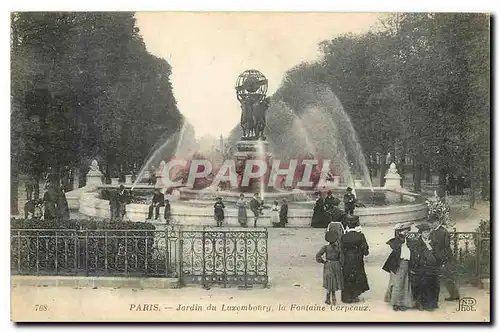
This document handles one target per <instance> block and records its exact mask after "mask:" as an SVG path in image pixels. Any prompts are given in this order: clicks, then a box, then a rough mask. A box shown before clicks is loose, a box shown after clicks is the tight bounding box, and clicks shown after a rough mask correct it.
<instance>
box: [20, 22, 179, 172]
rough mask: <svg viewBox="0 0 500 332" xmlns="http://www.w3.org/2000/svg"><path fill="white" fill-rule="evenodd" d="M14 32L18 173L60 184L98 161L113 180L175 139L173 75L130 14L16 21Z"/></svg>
mask: <svg viewBox="0 0 500 332" xmlns="http://www.w3.org/2000/svg"><path fill="white" fill-rule="evenodd" d="M11 23H12V24H11V31H12V35H11V36H12V38H11V60H12V62H11V69H12V70H11V72H12V76H11V82H12V90H11V97H12V112H11V125H12V126H11V127H12V131H11V142H12V143H11V144H12V147H11V148H12V149H11V150H12V163H13V168H15V169H16V170H17V169H19V170H20V171H21V172H23V173H27V174H31V175H33V176H35V177H40V176H42V174H43V173H44V172H47V170H48V169H49V168H50V169H51V171H52V172H53V173H55V176H56V177H57V176H58V172H59V170H60V169H61V168H62V167H64V166H71V167H82V166H83V167H84V168H86V167H88V165H89V164H90V161H91V160H92V159H94V158H97V159H98V161H99V162H100V164H101V165H102V166H103V169H105V170H106V171H107V175H108V177H109V176H110V175H111V173H114V175H113V176H118V172H119V166H120V165H121V166H123V167H126V168H128V169H129V170H130V168H131V167H132V165H133V164H136V165H137V166H138V167H140V166H141V165H142V164H143V163H144V161H145V159H146V157H147V155H148V153H149V150H150V148H151V147H152V146H154V145H155V143H156V141H157V140H158V139H159V138H160V137H161V136H163V137H165V135H168V136H170V135H172V134H173V133H174V132H176V131H177V130H178V129H179V127H180V125H181V122H182V116H181V114H180V113H179V111H178V109H177V106H176V101H175V98H174V96H173V93H172V85H171V82H170V74H171V68H170V65H169V64H168V63H167V62H166V61H165V60H162V59H159V58H157V57H155V56H152V55H151V54H149V53H148V52H147V50H146V47H145V45H144V42H143V40H142V38H141V36H140V35H139V30H138V29H137V27H136V26H135V18H134V13H128V12H115V13H106V12H85V13H84V12H81V13H76V12H45V13H42V12H40V13H32V12H19V13H13V14H12V16H11ZM118 164H120V165H118Z"/></svg>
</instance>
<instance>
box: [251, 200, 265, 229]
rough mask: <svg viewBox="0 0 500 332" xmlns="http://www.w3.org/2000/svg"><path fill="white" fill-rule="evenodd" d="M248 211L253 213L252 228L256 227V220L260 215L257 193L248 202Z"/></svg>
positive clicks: (260, 207) (260, 209)
mask: <svg viewBox="0 0 500 332" xmlns="http://www.w3.org/2000/svg"><path fill="white" fill-rule="evenodd" d="M250 210H252V212H253V217H254V218H253V227H257V220H259V216H260V215H261V213H262V206H261V202H260V201H259V193H255V194H254V195H253V197H252V199H251V200H250Z"/></svg>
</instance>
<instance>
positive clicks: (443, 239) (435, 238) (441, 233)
mask: <svg viewBox="0 0 500 332" xmlns="http://www.w3.org/2000/svg"><path fill="white" fill-rule="evenodd" d="M431 241H432V243H433V247H434V248H435V250H434V254H435V256H436V259H437V262H438V264H439V265H443V264H447V263H449V262H451V261H453V251H452V250H451V244H450V233H449V232H448V230H447V229H446V228H444V227H443V226H440V227H438V228H437V229H435V230H433V231H432V232H431Z"/></svg>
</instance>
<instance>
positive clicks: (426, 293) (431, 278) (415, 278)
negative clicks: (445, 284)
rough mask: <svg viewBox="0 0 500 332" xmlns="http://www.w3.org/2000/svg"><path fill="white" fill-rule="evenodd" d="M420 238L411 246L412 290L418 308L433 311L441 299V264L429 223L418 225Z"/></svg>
mask: <svg viewBox="0 0 500 332" xmlns="http://www.w3.org/2000/svg"><path fill="white" fill-rule="evenodd" d="M417 228H418V232H419V233H420V238H419V239H417V240H416V241H415V242H414V244H413V245H412V246H411V247H410V252H411V256H410V275H411V283H412V286H413V287H412V292H413V296H414V297H415V302H416V307H417V309H418V310H427V311H433V310H434V309H437V308H438V301H439V264H438V261H437V260H436V258H435V256H434V248H433V247H432V243H431V239H430V233H431V229H430V226H429V225H428V224H425V223H424V224H421V225H418V226H417Z"/></svg>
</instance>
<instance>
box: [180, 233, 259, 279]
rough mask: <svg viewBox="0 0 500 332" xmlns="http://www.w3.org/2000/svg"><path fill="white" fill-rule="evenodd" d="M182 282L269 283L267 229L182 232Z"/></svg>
mask: <svg viewBox="0 0 500 332" xmlns="http://www.w3.org/2000/svg"><path fill="white" fill-rule="evenodd" d="M181 234H182V235H181V236H180V237H181V247H182V252H181V255H182V263H181V266H182V280H181V282H183V283H201V284H202V285H204V286H208V285H210V284H220V285H223V286H224V287H227V286H228V285H240V286H243V287H251V286H253V285H255V284H260V285H263V286H264V287H265V286H267V284H268V271H267V262H268V253H267V239H268V233H267V230H266V229H262V230H258V229H257V230H256V229H252V230H246V229H241V228H240V229H238V230H231V229H218V228H206V229H204V230H202V231H198V230H195V231H191V230H182V231H181Z"/></svg>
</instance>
